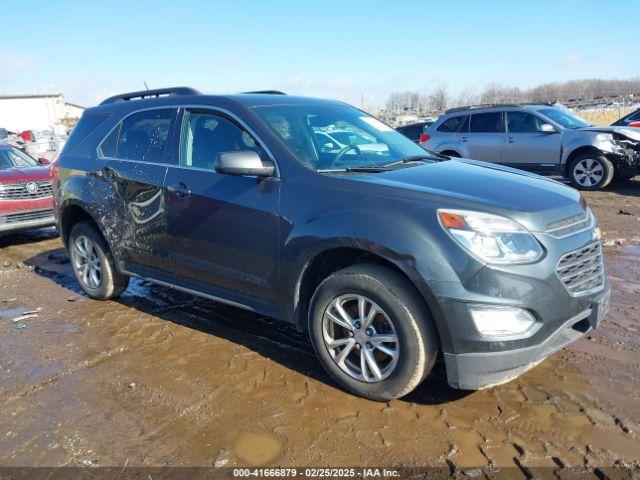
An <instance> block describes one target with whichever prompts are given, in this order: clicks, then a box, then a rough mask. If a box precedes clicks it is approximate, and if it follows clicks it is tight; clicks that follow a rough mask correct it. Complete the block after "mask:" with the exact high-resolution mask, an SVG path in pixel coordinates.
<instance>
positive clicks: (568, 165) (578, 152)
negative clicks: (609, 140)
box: [564, 145, 615, 178]
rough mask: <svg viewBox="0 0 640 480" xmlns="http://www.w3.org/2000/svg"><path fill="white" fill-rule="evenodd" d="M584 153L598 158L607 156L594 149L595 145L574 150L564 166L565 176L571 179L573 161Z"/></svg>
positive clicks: (596, 148)
mask: <svg viewBox="0 0 640 480" xmlns="http://www.w3.org/2000/svg"><path fill="white" fill-rule="evenodd" d="M583 153H592V154H594V155H597V156H601V155H605V153H604V152H603V151H602V150H600V149H599V148H598V147H594V146H593V145H583V146H581V147H578V148H576V149H574V150H572V151H571V153H569V155H567V161H566V162H565V164H564V176H565V177H566V178H569V169H570V168H571V164H572V163H573V161H574V160H575V159H576V158H577V157H578V156H579V155H582V154H583ZM614 168H615V165H614Z"/></svg>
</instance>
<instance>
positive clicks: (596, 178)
mask: <svg viewBox="0 0 640 480" xmlns="http://www.w3.org/2000/svg"><path fill="white" fill-rule="evenodd" d="M426 137H428V138H426V140H425V141H423V142H421V143H420V145H422V146H423V147H424V148H426V149H428V150H431V151H433V152H436V153H440V154H443V155H448V156H451V157H464V158H473V159H475V160H483V161H486V162H493V163H499V164H502V165H507V166H510V167H515V168H520V169H523V170H530V171H534V172H537V173H544V174H555V175H562V176H564V177H566V178H568V179H569V181H570V182H571V184H572V185H573V186H574V187H576V188H579V189H582V190H596V189H600V188H604V187H606V186H607V185H608V184H609V183H610V182H611V181H612V180H613V178H614V177H615V178H618V179H623V180H628V179H630V178H632V177H634V176H635V175H636V174H637V169H638V163H639V162H640V130H638V129H633V128H626V127H596V126H593V125H590V124H588V123H587V122H585V121H584V120H582V119H580V118H578V117H576V116H575V115H573V114H572V113H571V112H570V111H569V110H567V109H565V108H560V107H554V106H549V105H512V104H509V105H490V106H479V107H464V108H455V109H452V110H448V111H447V112H446V113H445V114H444V115H442V116H440V118H438V120H436V122H435V123H434V124H433V125H431V127H430V129H429V131H428V132H427V135H426Z"/></svg>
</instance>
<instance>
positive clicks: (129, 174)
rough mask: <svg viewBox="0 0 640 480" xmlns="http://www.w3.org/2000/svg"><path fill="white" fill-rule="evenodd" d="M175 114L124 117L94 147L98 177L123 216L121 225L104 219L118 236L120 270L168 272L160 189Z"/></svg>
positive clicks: (173, 111) (166, 111)
mask: <svg viewBox="0 0 640 480" xmlns="http://www.w3.org/2000/svg"><path fill="white" fill-rule="evenodd" d="M175 119H176V109H172V108H160V109H151V110H143V111H140V112H136V113H133V114H131V115H129V116H127V117H126V118H125V119H124V120H123V121H122V122H121V123H120V124H119V125H117V126H116V127H115V128H114V129H113V130H112V131H111V133H110V134H109V135H108V136H107V137H106V138H105V140H104V141H103V142H102V143H101V144H100V146H99V147H98V153H99V158H100V159H101V161H102V169H101V170H100V172H99V175H100V176H101V177H102V179H103V180H104V181H107V182H110V183H111V184H112V187H113V188H112V189H111V191H114V192H116V194H115V195H117V197H118V199H117V200H118V201H119V202H120V203H121V205H122V208H121V211H122V212H123V217H124V218H122V219H116V218H108V215H109V214H108V213H105V217H106V218H105V219H103V223H105V224H108V223H112V224H113V225H116V226H117V228H119V229H120V230H121V231H120V232H119V238H120V240H121V245H122V248H123V251H124V259H123V260H124V262H125V268H126V269H127V270H130V271H134V272H136V273H138V272H139V271H140V267H150V268H155V269H161V270H168V269H169V268H170V264H169V252H168V250H167V245H166V228H165V217H164V210H165V206H164V197H163V191H162V189H163V184H164V177H165V175H166V172H167V163H168V162H170V161H171V159H170V154H169V149H168V148H167V147H168V145H169V144H170V135H171V132H172V131H173V128H174V125H175V121H176V120H175Z"/></svg>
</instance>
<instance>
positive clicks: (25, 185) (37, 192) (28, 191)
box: [0, 182, 52, 200]
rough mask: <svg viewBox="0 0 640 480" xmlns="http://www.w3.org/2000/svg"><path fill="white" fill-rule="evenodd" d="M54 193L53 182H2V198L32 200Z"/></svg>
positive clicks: (0, 194) (0, 196)
mask: <svg viewBox="0 0 640 480" xmlns="http://www.w3.org/2000/svg"><path fill="white" fill-rule="evenodd" d="M51 195H52V189H51V182H21V183H4V184H0V200H31V199H34V198H45V197H50V196H51Z"/></svg>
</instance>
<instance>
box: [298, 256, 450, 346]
mask: <svg viewBox="0 0 640 480" xmlns="http://www.w3.org/2000/svg"><path fill="white" fill-rule="evenodd" d="M363 263H373V264H376V265H381V266H384V267H387V268H389V269H390V270H392V271H394V272H396V273H398V274H399V275H400V276H401V277H402V278H404V279H405V280H406V281H407V283H408V285H410V287H411V288H413V289H414V290H415V292H416V293H417V294H418V297H419V298H420V299H421V301H422V302H423V304H424V307H425V308H426V309H427V310H428V312H429V313H430V314H431V315H432V317H433V319H434V323H435V324H436V329H437V330H438V332H437V334H438V338H439V340H441V334H440V331H439V328H438V321H437V316H438V315H439V310H438V306H437V302H436V301H435V297H434V296H433V294H432V293H431V291H430V289H429V287H428V286H427V285H426V284H421V285H418V284H417V282H416V281H415V280H414V278H412V277H413V276H412V275H411V274H410V273H409V272H408V271H407V270H406V269H405V268H404V267H403V265H402V264H401V263H400V262H397V261H394V260H392V259H390V258H389V257H388V256H385V255H384V254H380V253H379V252H372V251H370V250H366V249H362V248H354V247H345V246H334V247H331V248H327V249H325V250H323V251H321V252H318V253H316V254H315V255H314V256H313V257H312V258H311V259H309V261H308V262H307V263H306V264H305V268H304V269H303V270H302V272H301V273H300V275H299V277H298V281H297V283H296V289H295V295H294V308H293V315H294V317H293V320H294V322H295V324H296V327H297V328H298V330H300V331H306V330H307V329H308V314H309V304H310V301H311V297H312V296H313V294H314V292H315V291H316V289H317V287H318V285H320V283H321V282H322V281H323V280H324V279H325V278H327V277H328V276H329V275H331V274H332V273H334V272H337V271H338V270H342V269H343V268H347V267H350V266H352V265H358V264H363Z"/></svg>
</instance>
